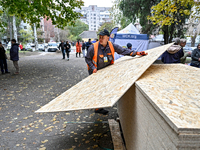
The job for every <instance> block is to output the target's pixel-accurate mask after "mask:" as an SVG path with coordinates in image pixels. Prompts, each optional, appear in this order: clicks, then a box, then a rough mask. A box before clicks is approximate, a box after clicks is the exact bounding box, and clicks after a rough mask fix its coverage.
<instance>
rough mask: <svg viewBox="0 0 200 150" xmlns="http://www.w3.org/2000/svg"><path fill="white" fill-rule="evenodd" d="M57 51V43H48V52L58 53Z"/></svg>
mask: <svg viewBox="0 0 200 150" xmlns="http://www.w3.org/2000/svg"><path fill="white" fill-rule="evenodd" d="M57 50H58V47H57V43H56V42H49V43H48V48H47V51H48V52H56V51H57Z"/></svg>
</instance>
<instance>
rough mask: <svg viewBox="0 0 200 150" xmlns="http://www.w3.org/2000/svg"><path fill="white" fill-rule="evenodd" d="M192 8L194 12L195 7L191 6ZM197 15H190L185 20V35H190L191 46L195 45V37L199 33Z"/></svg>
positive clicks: (199, 22)
mask: <svg viewBox="0 0 200 150" xmlns="http://www.w3.org/2000/svg"><path fill="white" fill-rule="evenodd" d="M192 10H194V11H193V13H194V12H195V7H193V8H192ZM195 16H196V15H195ZM197 16H198V15H197ZM197 16H196V17H194V16H193V15H191V16H190V18H189V19H188V21H187V23H188V31H187V35H188V36H190V37H191V47H194V46H195V42H196V41H195V40H196V37H197V36H198V35H199V34H200V21H199V18H197Z"/></svg>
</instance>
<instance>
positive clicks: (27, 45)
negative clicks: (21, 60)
mask: <svg viewBox="0 0 200 150" xmlns="http://www.w3.org/2000/svg"><path fill="white" fill-rule="evenodd" d="M25 50H26V51H28V50H32V47H31V43H27V44H26V46H25Z"/></svg>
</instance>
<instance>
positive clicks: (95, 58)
mask: <svg viewBox="0 0 200 150" xmlns="http://www.w3.org/2000/svg"><path fill="white" fill-rule="evenodd" d="M109 37H110V33H109V32H108V30H106V29H104V30H103V31H101V32H100V33H99V42H96V43H94V44H93V45H91V46H90V47H89V49H88V52H87V55H86V57H85V61H86V63H87V66H88V72H89V75H91V74H93V73H96V72H97V71H98V70H100V69H102V68H105V67H107V66H109V65H112V64H114V60H115V59H114V53H115V52H117V53H119V54H122V55H127V56H132V57H134V56H135V55H139V56H142V55H146V53H145V52H144V51H142V52H136V51H134V50H129V49H127V48H122V47H121V46H119V45H117V44H113V43H111V42H110V41H109ZM95 113H101V114H104V115H106V114H107V113H108V111H107V110H105V109H103V108H101V109H95Z"/></svg>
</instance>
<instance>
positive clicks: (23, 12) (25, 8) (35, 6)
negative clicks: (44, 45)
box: [0, 0, 84, 28]
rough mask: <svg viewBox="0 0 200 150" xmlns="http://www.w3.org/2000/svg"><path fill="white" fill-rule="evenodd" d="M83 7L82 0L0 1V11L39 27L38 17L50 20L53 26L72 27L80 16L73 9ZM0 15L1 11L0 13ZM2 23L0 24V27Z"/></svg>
mask: <svg viewBox="0 0 200 150" xmlns="http://www.w3.org/2000/svg"><path fill="white" fill-rule="evenodd" d="M83 5H84V2H83V1H82V0H74V1H72V0H34V1H28V0H14V1H13V0H6V1H5V0H0V6H2V11H5V10H8V13H9V14H10V15H15V16H16V17H19V18H21V19H22V20H24V22H28V23H30V24H33V23H37V25H39V22H40V19H39V17H44V18H45V17H47V18H51V20H52V23H53V25H56V26H57V27H59V28H63V27H65V26H67V25H69V24H71V25H73V24H74V23H75V20H76V19H77V18H79V17H80V16H81V14H80V13H77V12H75V11H74V9H75V8H76V7H77V8H81V6H83ZM0 13H1V11H0ZM1 26H2V22H0V27H1Z"/></svg>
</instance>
